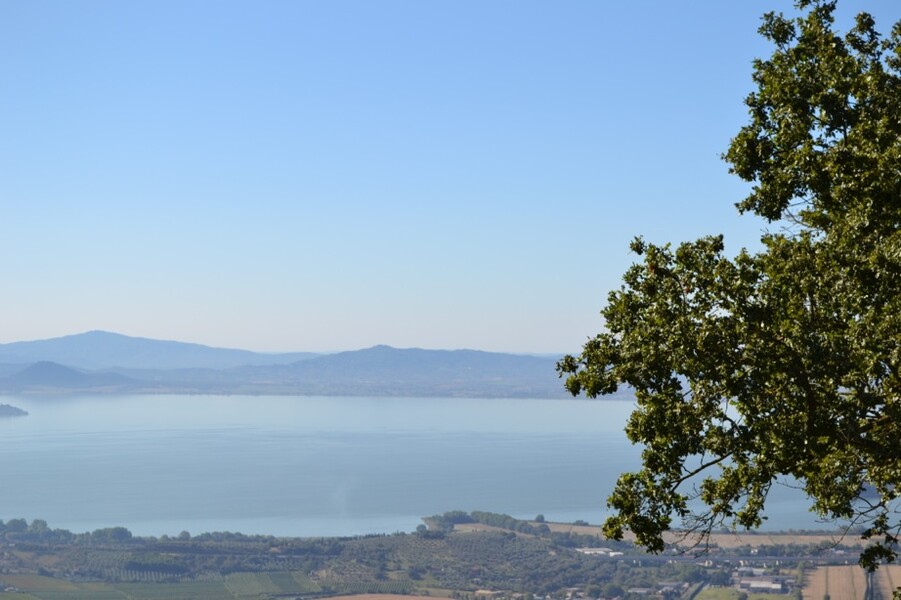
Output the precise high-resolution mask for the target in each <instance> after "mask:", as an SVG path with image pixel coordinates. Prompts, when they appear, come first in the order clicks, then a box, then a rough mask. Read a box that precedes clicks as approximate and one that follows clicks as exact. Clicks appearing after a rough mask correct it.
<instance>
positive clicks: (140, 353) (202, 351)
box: [0, 331, 317, 370]
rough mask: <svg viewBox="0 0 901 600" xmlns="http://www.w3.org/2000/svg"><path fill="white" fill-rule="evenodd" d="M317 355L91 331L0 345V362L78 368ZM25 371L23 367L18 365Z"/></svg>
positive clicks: (262, 361) (260, 361) (220, 363)
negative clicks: (56, 364)
mask: <svg viewBox="0 0 901 600" xmlns="http://www.w3.org/2000/svg"><path fill="white" fill-rule="evenodd" d="M313 356H317V355H316V354H314V353H311V352H292V353H283V354H267V353H261V352H251V351H249V350H235V349H230V348H211V347H210V346H204V345H201V344H190V343H185V342H173V341H168V340H154V339H149V338H141V337H131V336H126V335H121V334H118V333H110V332H107V331H89V332H87V333H79V334H76V335H67V336H63V337H58V338H51V339H47V340H35V341H26V342H12V343H9V344H0V363H13V364H19V365H27V364H31V363H34V362H39V361H51V362H56V363H60V364H63V365H68V366H71V367H74V368H78V369H90V370H100V369H109V368H114V367H118V368H126V369H129V368H130V369H184V368H208V369H227V368H230V367H238V366H242V365H272V364H287V363H293V362H297V361H300V360H304V359H306V358H311V357H313ZM20 368H21V367H20Z"/></svg>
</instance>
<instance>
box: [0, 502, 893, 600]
mask: <svg viewBox="0 0 901 600" xmlns="http://www.w3.org/2000/svg"><path fill="white" fill-rule="evenodd" d="M428 521H429V523H431V524H432V528H431V529H425V528H423V529H420V530H419V531H418V532H417V533H413V534H404V533H398V534H394V535H370V536H360V537H348V538H316V539H300V538H276V537H272V536H252V535H242V534H240V533H228V532H217V533H204V534H201V535H194V536H191V535H187V534H183V535H179V536H176V537H168V536H162V537H160V538H143V537H136V536H133V535H131V533H130V532H129V531H128V530H127V529H125V528H122V527H110V528H104V529H98V530H96V531H94V532H92V533H82V534H74V533H71V532H68V531H65V530H59V529H51V528H50V527H49V526H48V525H47V523H46V522H45V521H43V520H40V519H36V520H34V521H32V522H31V523H28V522H27V521H25V520H24V519H11V520H9V521H7V522H5V523H4V522H2V521H0V542H2V544H3V547H2V551H0V600H6V598H16V599H17V600H23V599H28V598H38V599H41V600H73V599H76V600H77V599H87V598H91V599H101V600H103V599H107V598H108V599H126V598H131V599H144V598H146V599H155V598H222V599H226V598H227V599H233V598H234V599H242V598H256V599H261V598H263V599H264V598H276V597H297V596H303V597H305V598H308V599H314V598H318V597H325V596H334V595H342V594H364V593H368V594H405V595H408V594H419V595H433V596H446V597H450V596H453V597H455V598H457V599H459V600H476V598H477V597H478V595H477V592H478V591H479V590H492V591H494V592H497V593H499V594H500V595H502V596H503V597H505V598H509V599H512V598H513V596H514V595H515V594H522V596H523V600H527V599H528V598H529V597H531V598H538V597H540V598H544V597H545V596H551V597H552V598H553V599H554V600H563V599H564V598H572V599H573V600H576V599H580V598H584V599H585V600H588V599H592V600H596V599H598V598H616V597H619V598H629V599H630V600H631V599H632V598H637V597H641V596H639V595H638V593H637V592H636V593H633V594H631V595H630V593H629V590H635V589H645V590H654V591H655V593H656V594H657V595H658V597H663V598H669V599H673V598H679V597H686V598H687V597H691V595H692V594H695V593H697V592H700V591H704V590H706V589H711V588H715V587H716V586H725V587H728V586H730V585H732V583H733V579H734V575H733V571H734V568H733V566H732V565H735V564H738V563H748V564H755V565H763V564H768V565H772V564H774V563H776V562H779V563H780V564H782V565H784V566H782V567H781V570H778V569H773V568H772V567H771V566H770V567H769V568H767V569H766V573H767V576H779V577H783V578H784V579H787V580H789V581H790V582H791V585H793V586H794V585H796V582H797V579H798V568H797V567H796V566H795V561H797V560H798V559H797V556H804V557H805V560H807V561H808V562H809V564H819V563H821V562H822V563H829V564H836V563H838V562H841V561H844V560H846V555H845V554H843V552H845V550H842V551H841V552H837V551H836V550H835V549H832V548H830V549H826V550H824V549H823V548H822V547H820V546H819V545H817V544H808V545H806V546H797V547H796V548H795V549H794V552H795V553H796V554H795V556H793V557H792V556H786V555H785V553H783V554H780V555H769V554H765V551H764V550H763V549H764V546H756V547H755V548H753V549H752V548H749V547H738V548H732V549H730V548H718V549H713V550H712V551H711V553H710V554H709V555H708V556H706V557H704V560H703V561H698V560H697V559H696V558H695V557H694V556H693V555H691V554H685V553H684V552H678V551H676V549H671V551H668V552H667V555H666V556H662V557H658V556H653V555H648V554H646V553H644V552H643V551H641V550H639V549H637V548H636V547H634V546H632V545H631V544H628V543H626V542H619V543H616V542H608V541H605V540H602V539H601V538H600V537H599V536H598V535H597V533H595V534H594V535H588V534H584V533H583V534H575V533H572V532H569V531H563V529H566V528H569V527H572V525H570V524H562V523H536V522H528V521H523V520H519V519H515V518H513V517H511V516H509V515H504V514H500V513H491V512H485V511H474V512H472V513H465V512H462V511H452V512H449V513H445V514H444V515H439V516H436V517H431V518H429V519H428ZM450 521H456V522H457V523H456V524H457V526H459V527H463V528H466V530H465V531H460V530H458V529H457V528H456V527H455V526H454V525H453V524H452V525H451V527H445V528H444V529H440V530H439V529H437V527H438V525H439V524H442V523H443V524H445V525H446V524H447V523H448V522H450ZM527 525H528V526H532V527H534V528H535V531H536V532H537V533H533V532H527V531H520V530H525V529H526V527H525V526H527ZM542 525H544V526H547V527H548V528H549V529H551V530H550V531H545V530H544V529H542V528H540V526H542ZM471 528H481V529H482V530H480V531H471V530H469V529H471ZM434 532H438V533H440V535H432V533H434ZM749 537H753V536H749ZM761 538H762V539H761V541H764V539H765V536H761ZM586 549H590V550H591V551H586ZM614 549H615V550H614ZM766 552H768V551H766ZM701 562H703V564H700V563H701ZM858 571H859V569H858ZM840 572H841V571H836V573H840ZM840 585H847V582H843V581H842V580H841V577H840V576H839V577H838V579H837V580H836V581H835V583H833V582H832V581H831V580H830V586H840ZM855 585H856V586H857V587H855V589H857V588H859V587H860V584H859V583H855ZM874 585H882V584H879V583H878V582H877V584H874ZM725 587H724V588H723V589H725ZM883 587H884V586H883ZM7 588H8V589H9V590H10V591H8V592H6V593H4V592H3V590H4V589H7ZM880 589H881V588H880ZM714 597H716V596H714ZM724 597H729V596H724ZM751 597H754V596H753V595H752V596H751Z"/></svg>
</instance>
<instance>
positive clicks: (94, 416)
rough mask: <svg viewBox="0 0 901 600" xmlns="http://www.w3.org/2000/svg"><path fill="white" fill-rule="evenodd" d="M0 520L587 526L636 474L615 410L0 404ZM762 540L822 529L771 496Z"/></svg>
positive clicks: (115, 401) (318, 528) (364, 404)
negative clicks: (492, 521)
mask: <svg viewBox="0 0 901 600" xmlns="http://www.w3.org/2000/svg"><path fill="white" fill-rule="evenodd" d="M0 403H9V404H14V405H16V406H19V407H21V408H24V409H25V410H27V411H29V413H30V414H29V416H27V417H22V418H11V419H2V420H0V481H2V482H4V485H3V488H4V493H3V497H2V498H0V518H2V519H10V518H25V519H28V520H31V519H35V518H40V519H45V520H47V522H48V524H49V525H50V527H52V528H65V529H70V530H72V531H75V532H80V531H90V530H93V529H97V528H101V527H110V526H125V527H128V528H129V529H130V530H131V531H132V532H133V533H135V534H136V535H162V534H168V535H175V534H178V533H179V532H181V531H183V530H186V531H189V532H191V533H192V534H197V533H203V532H207V531H240V532H242V533H247V534H253V533H262V534H272V535H291V536H314V535H315V536H319V535H328V536H331V535H356V534H366V533H392V532H395V531H412V530H413V529H415V527H416V526H417V525H418V524H419V523H421V520H420V519H421V517H423V516H427V515H431V514H436V513H441V512H445V511H449V510H458V509H459V510H466V511H470V510H489V511H495V512H504V513H508V514H512V515H514V516H517V517H520V518H532V517H534V516H535V515H537V514H539V513H542V514H544V515H545V516H546V517H547V518H548V519H550V520H559V521H573V520H576V519H583V520H586V521H589V522H591V523H598V522H600V521H601V520H602V519H603V517H604V515H605V513H604V503H605V498H606V496H607V494H608V493H609V492H610V490H611V489H612V486H613V483H614V482H615V479H616V476H617V475H618V474H619V473H621V472H623V471H625V470H630V469H636V468H637V467H638V464H639V460H638V459H639V449H638V448H635V447H633V446H632V445H631V444H630V443H629V442H628V440H627V439H626V437H625V434H624V433H623V426H624V424H625V421H626V418H627V416H628V414H629V412H630V411H631V409H632V403H631V402H622V401H586V400H522V399H515V400H514V399H492V400H484V399H434V398H431V399H422V398H335V397H272V396H263V397H250V396H127V397H123V396H103V397H65V398H63V397H58V398H38V397H22V398H18V397H17V398H0ZM773 500H774V502H773V503H772V504H771V505H770V511H769V515H770V520H769V522H768V525H767V527H768V528H769V529H788V528H795V529H800V528H804V527H809V528H822V525H819V524H817V523H816V521H815V519H814V518H813V516H812V515H810V514H809V513H807V512H806V508H805V503H804V501H803V498H801V497H800V496H799V494H797V493H794V492H791V491H788V493H787V491H786V490H784V489H781V488H778V486H777V489H776V491H775V495H774V498H773Z"/></svg>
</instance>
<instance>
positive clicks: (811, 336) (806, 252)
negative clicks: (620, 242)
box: [558, 0, 901, 568]
mask: <svg viewBox="0 0 901 600" xmlns="http://www.w3.org/2000/svg"><path fill="white" fill-rule="evenodd" d="M796 5H797V8H798V9H799V11H801V13H800V15H799V16H797V17H793V18H788V17H784V16H783V15H781V14H774V13H768V14H766V15H765V16H764V18H763V24H762V25H761V27H760V33H761V34H762V35H763V36H764V37H765V38H766V39H767V40H769V41H770V42H772V44H773V45H774V47H775V49H774V51H773V54H772V55H771V56H770V57H769V58H768V59H766V60H757V61H755V63H754V75H753V79H754V83H755V84H756V87H757V89H756V91H755V92H754V93H751V94H750V95H749V96H748V97H747V99H746V101H745V103H746V104H747V106H748V109H749V115H750V122H749V124H748V125H746V126H745V127H743V128H742V129H741V131H740V132H739V133H738V135H737V136H736V137H735V138H734V139H733V140H732V142H731V145H730V146H729V149H728V151H727V152H726V154H725V156H724V158H725V160H726V161H727V162H728V163H729V165H730V166H731V172H732V173H734V174H736V175H738V176H739V177H740V178H742V179H743V180H745V181H748V182H752V183H753V184H754V186H753V189H752V191H751V193H750V195H749V196H748V197H747V198H745V199H744V200H743V201H741V202H739V203H738V208H739V210H740V211H741V212H746V211H749V212H752V213H754V214H756V215H759V216H761V217H763V218H765V219H767V220H769V221H770V222H773V223H775V224H777V225H778V226H779V228H780V230H779V232H778V233H767V234H766V235H764V236H763V238H762V247H763V249H762V251H760V252H757V253H750V252H747V251H742V252H741V253H739V254H738V255H737V256H736V257H735V258H734V259H730V258H728V257H726V256H725V255H724V243H723V239H722V237H721V236H719V237H708V238H703V239H700V240H697V241H694V242H688V243H683V244H681V245H679V246H678V247H677V248H676V249H675V250H673V249H672V248H671V247H670V246H669V245H662V246H658V245H654V244H650V243H647V242H645V241H643V240H641V239H636V240H635V242H634V243H633V244H632V250H633V251H634V252H635V253H636V254H637V255H638V256H640V257H641V262H640V263H638V264H635V265H633V266H632V267H631V268H630V269H629V270H628V271H627V272H626V274H625V276H624V284H623V287H622V288H621V289H620V290H618V291H615V292H612V293H611V294H610V296H609V300H608V304H607V306H606V307H605V308H604V309H603V311H602V314H603V316H604V318H605V319H606V331H604V332H603V333H601V334H599V335H598V336H597V337H595V338H593V339H591V340H589V341H588V342H587V343H586V345H585V346H584V348H583V351H582V353H581V355H580V356H579V357H573V356H567V357H565V358H564V359H563V360H562V361H560V362H559V363H558V370H559V371H560V373H561V374H562V375H566V376H567V380H566V387H567V389H568V390H569V391H570V392H571V393H573V394H579V393H583V392H584V393H585V394H587V395H588V396H590V397H595V396H598V395H601V394H609V393H613V392H615V391H616V390H617V389H618V388H619V387H620V386H629V387H631V388H632V389H634V391H635V394H636V397H637V402H638V407H637V410H636V411H635V412H634V414H633V415H632V416H631V418H630V420H629V423H628V425H627V434H628V436H629V438H630V439H631V440H633V441H634V442H638V443H641V444H643V445H644V446H645V450H644V453H643V468H642V469H641V470H640V471H639V472H637V473H629V474H624V475H623V476H621V477H620V479H619V481H618V483H617V486H616V488H615V491H614V492H613V494H612V495H611V497H610V498H609V500H608V503H609V505H610V507H611V508H613V509H614V510H615V514H614V516H612V517H611V518H609V519H608V520H607V521H606V523H605V531H606V533H607V534H608V535H610V536H612V537H614V538H616V539H620V538H622V536H623V534H624V531H626V530H631V531H632V532H634V534H635V535H636V536H637V538H638V541H639V542H640V543H641V544H643V545H644V546H646V547H647V548H649V549H651V550H654V551H661V550H662V549H663V538H662V533H663V532H664V531H666V530H668V529H669V528H670V527H671V526H672V520H673V518H674V517H680V518H682V519H683V521H684V523H685V524H686V525H687V526H689V527H691V528H692V529H693V530H694V531H697V532H699V533H701V534H708V533H709V532H711V531H712V530H713V529H714V528H716V527H720V526H724V525H725V526H729V527H739V528H756V527H758V526H759V525H760V524H761V519H762V517H761V510H762V508H763V506H764V503H765V501H766V498H767V494H768V492H769V491H770V489H771V487H772V486H773V484H774V482H775V481H777V480H778V479H779V478H782V477H787V478H790V480H791V481H795V482H798V484H799V485H800V486H803V489H804V491H805V492H806V493H807V494H808V495H809V496H810V498H811V499H812V503H813V506H812V508H813V509H814V510H815V511H816V512H817V513H818V514H820V515H822V516H823V517H825V518H828V519H849V520H851V521H852V522H853V523H854V524H856V525H860V526H861V527H862V536H863V538H866V539H870V540H871V541H872V542H875V543H873V544H871V545H869V546H868V547H867V548H866V549H865V550H864V551H863V553H862V554H861V557H860V560H861V564H862V565H864V566H866V567H867V568H875V567H876V566H877V564H879V563H880V562H881V561H892V560H894V559H896V558H897V548H898V546H897V542H898V536H899V529H901V522H899V520H898V515H899V512H898V510H897V508H898V497H899V493H901V486H899V482H901V444H899V443H898V440H899V439H901V170H899V168H898V165H899V164H901V119H899V115H901V22H899V23H897V24H896V25H895V26H894V28H893V29H892V31H891V33H890V35H889V36H888V37H886V38H883V37H881V36H880V34H879V33H878V32H877V30H876V28H875V24H874V20H873V18H872V17H871V16H870V15H868V14H866V13H861V14H860V15H858V16H857V19H856V23H855V25H854V26H853V28H851V29H850V30H849V31H848V32H847V33H846V34H845V35H844V36H839V35H838V34H837V33H836V32H835V31H834V30H833V28H834V18H833V13H834V9H835V2H830V1H826V0H816V1H814V0H799V1H798V2H797V3H796ZM698 506H700V507H701V508H700V509H697V508H695V507H698Z"/></svg>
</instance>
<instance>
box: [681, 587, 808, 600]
mask: <svg viewBox="0 0 901 600" xmlns="http://www.w3.org/2000/svg"><path fill="white" fill-rule="evenodd" d="M739 594H741V592H739V591H738V590H736V589H735V588H728V587H717V588H711V587H705V588H704V589H703V590H701V592H700V593H699V594H698V595H697V596H695V600H738V598H739ZM789 597H790V596H788V595H787V594H748V600H786V599H787V598H789Z"/></svg>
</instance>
